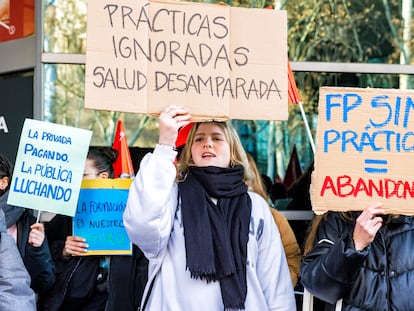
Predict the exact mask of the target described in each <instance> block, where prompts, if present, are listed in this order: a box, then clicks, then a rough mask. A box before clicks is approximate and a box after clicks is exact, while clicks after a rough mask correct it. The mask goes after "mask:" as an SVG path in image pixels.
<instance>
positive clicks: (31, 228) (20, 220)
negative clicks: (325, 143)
mask: <svg viewBox="0 0 414 311" xmlns="http://www.w3.org/2000/svg"><path fill="white" fill-rule="evenodd" d="M12 173H13V167H12V164H11V163H10V161H9V160H8V159H7V158H6V157H5V156H4V155H2V154H0V176H1V179H0V195H1V196H0V208H1V209H2V210H3V212H4V215H5V219H6V227H7V232H8V233H9V234H10V235H11V236H12V237H13V238H14V241H15V242H16V244H17V247H18V250H19V252H20V255H21V257H22V259H23V262H24V265H25V266H26V269H27V271H28V272H29V274H30V278H31V284H30V286H31V288H32V289H33V290H34V291H35V292H36V293H44V292H46V291H48V290H49V289H50V288H51V287H52V285H53V283H54V282H55V271H54V266H53V261H52V256H51V254H50V250H49V245H48V242H47V239H46V238H45V232H44V226H43V224H42V223H39V222H37V221H36V218H35V217H34V216H33V215H32V213H31V212H30V211H28V210H26V209H24V208H22V207H17V206H13V205H9V204H7V199H8V197H9V188H10V184H11V181H12Z"/></svg>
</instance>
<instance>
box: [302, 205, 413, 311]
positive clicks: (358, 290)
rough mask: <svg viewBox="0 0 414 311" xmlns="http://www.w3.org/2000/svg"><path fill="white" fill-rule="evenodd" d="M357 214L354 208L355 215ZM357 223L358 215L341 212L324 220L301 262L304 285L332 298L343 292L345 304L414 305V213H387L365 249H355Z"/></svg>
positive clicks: (398, 308)
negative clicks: (348, 217) (349, 216)
mask: <svg viewBox="0 0 414 311" xmlns="http://www.w3.org/2000/svg"><path fill="white" fill-rule="evenodd" d="M357 216H358V213H353V219H356V217H357ZM385 219H387V221H386V220H385ZM354 226H355V220H354V221H345V220H344V219H343V218H342V217H341V216H340V214H339V213H328V215H327V218H326V219H324V220H322V222H321V223H320V225H319V228H318V233H317V236H316V239H315V246H314V249H313V250H312V251H311V252H310V253H309V254H308V255H306V256H305V258H304V259H303V262H302V267H301V277H302V280H301V281H302V284H303V285H304V287H305V288H306V289H307V290H308V291H309V292H310V293H311V294H313V295H315V296H316V297H318V298H320V299H322V300H324V301H327V302H329V303H330V304H334V303H335V302H336V301H337V300H338V299H340V298H343V308H342V310H347V311H349V310H352V311H356V310H364V311H369V310H372V311H391V310H392V311H411V310H414V299H413V297H412V296H411V295H412V293H413V292H414V251H413V246H414V221H413V217H410V216H398V217H394V218H391V219H390V218H389V217H384V223H383V226H382V228H381V229H380V230H379V231H378V233H377V235H376V237H375V239H374V241H373V242H372V243H371V245H370V246H369V247H367V248H366V249H365V250H363V251H356V250H355V246H354V243H353V238H352V233H353V230H354ZM326 310H333V306H327V308H326Z"/></svg>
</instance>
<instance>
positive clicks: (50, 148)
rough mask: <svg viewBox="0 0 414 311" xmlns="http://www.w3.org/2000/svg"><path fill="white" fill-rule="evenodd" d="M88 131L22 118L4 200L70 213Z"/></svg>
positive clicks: (81, 167)
mask: <svg viewBox="0 0 414 311" xmlns="http://www.w3.org/2000/svg"><path fill="white" fill-rule="evenodd" d="M91 137H92V132H91V131H88V130H83V129H79V128H74V127H69V126H64V125H59V124H54V123H49V122H43V121H37V120H32V119H26V120H25V122H24V124H23V129H22V133H21V136H20V142H19V149H18V151H17V157H16V161H15V165H14V171H13V179H12V183H11V186H10V193H9V197H8V200H7V203H8V204H11V205H16V206H21V207H26V208H31V209H36V210H40V211H48V212H52V213H56V214H63V215H68V216H73V215H74V214H75V210H76V204H77V201H78V195H79V189H80V185H81V181H82V176H83V170H84V168H85V161H86V156H87V153H88V149H89V143H90V140H91Z"/></svg>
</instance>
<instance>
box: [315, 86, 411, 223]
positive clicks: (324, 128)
mask: <svg viewBox="0 0 414 311" xmlns="http://www.w3.org/2000/svg"><path fill="white" fill-rule="evenodd" d="M413 155H414V91H412V90H410V91H407V90H397V89H370V88H367V89H361V88H338V87H322V88H321V89H320V97H319V116H318V128H317V151H316V155H315V170H314V172H313V174H312V184H311V199H312V206H313V210H314V211H315V212H316V213H323V212H326V211H328V210H332V211H354V210H363V209H364V208H366V207H367V206H369V205H372V204H374V203H378V202H380V203H382V205H383V208H384V209H385V210H386V211H387V213H395V214H409V215H412V214H414V207H413V206H414V163H413V159H414V158H413Z"/></svg>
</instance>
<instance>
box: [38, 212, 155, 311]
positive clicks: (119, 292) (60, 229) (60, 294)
mask: <svg viewBox="0 0 414 311" xmlns="http://www.w3.org/2000/svg"><path fill="white" fill-rule="evenodd" d="M46 233H47V235H48V237H49V242H50V243H51V249H52V254H53V260H54V262H55V265H56V274H57V281H56V283H55V285H54V287H53V288H52V290H51V291H49V293H48V294H47V295H43V296H41V297H40V298H39V301H40V302H39V306H40V308H39V311H52V310H59V311H63V310H65V311H66V310H88V311H98V310H99V311H103V310H105V311H119V310H122V311H136V310H137V309H138V307H139V305H140V304H141V297H142V293H143V291H144V287H145V284H146V281H147V278H148V272H147V270H148V260H147V259H146V258H145V257H144V255H143V254H142V252H141V251H140V250H139V249H138V248H137V247H136V246H134V247H133V254H132V256H121V255H116V256H115V255H114V256H111V258H110V265H109V272H108V273H109V276H108V277H106V276H104V278H103V279H102V278H101V275H102V274H106V272H104V271H103V270H102V268H101V267H100V261H101V259H102V256H84V257H71V258H65V257H63V256H62V250H63V247H64V241H65V240H66V236H68V235H72V218H71V217H68V216H62V215H57V216H55V218H54V219H53V220H52V221H51V222H50V223H49V224H47V225H46ZM105 280H106V281H107V282H102V281H105Z"/></svg>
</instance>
